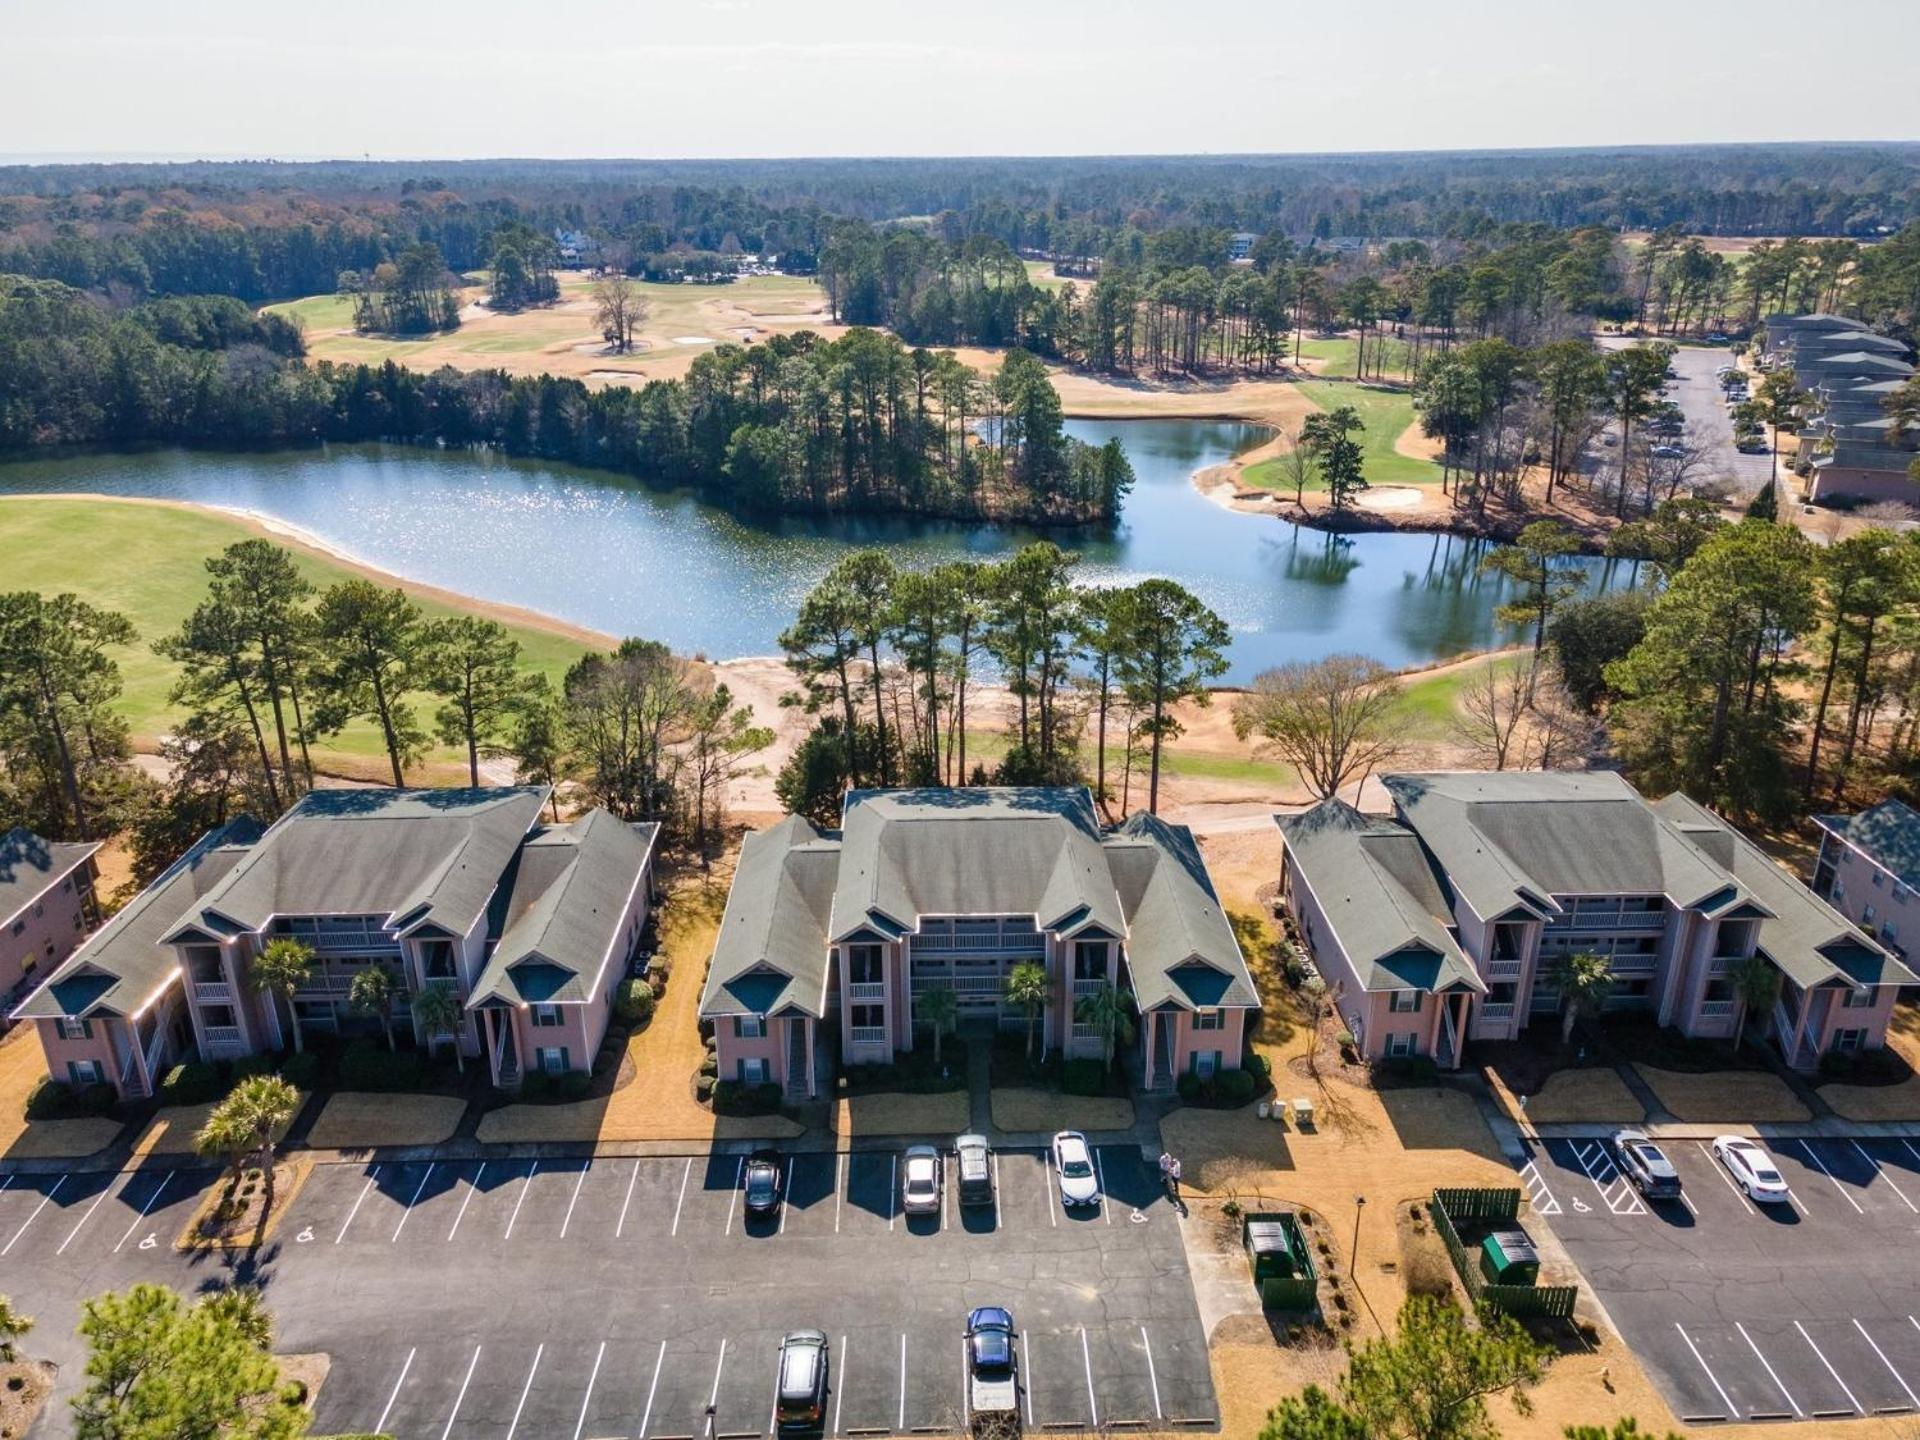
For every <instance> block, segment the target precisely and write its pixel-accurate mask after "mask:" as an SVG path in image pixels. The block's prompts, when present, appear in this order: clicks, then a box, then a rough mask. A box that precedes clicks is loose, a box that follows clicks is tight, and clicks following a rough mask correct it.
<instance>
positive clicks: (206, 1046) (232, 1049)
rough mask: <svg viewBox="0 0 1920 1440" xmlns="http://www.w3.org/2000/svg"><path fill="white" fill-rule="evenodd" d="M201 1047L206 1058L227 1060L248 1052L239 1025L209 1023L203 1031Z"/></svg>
mask: <svg viewBox="0 0 1920 1440" xmlns="http://www.w3.org/2000/svg"><path fill="white" fill-rule="evenodd" d="M200 1035H201V1047H200V1048H201V1049H202V1050H203V1051H204V1052H205V1054H204V1055H203V1056H202V1057H201V1058H202V1059H206V1060H225V1059H228V1058H230V1057H232V1056H234V1055H244V1054H246V1053H247V1042H246V1040H245V1039H244V1038H243V1037H242V1036H241V1034H240V1027H239V1026H237V1025H207V1026H204V1027H203V1028H202V1029H201V1031H200Z"/></svg>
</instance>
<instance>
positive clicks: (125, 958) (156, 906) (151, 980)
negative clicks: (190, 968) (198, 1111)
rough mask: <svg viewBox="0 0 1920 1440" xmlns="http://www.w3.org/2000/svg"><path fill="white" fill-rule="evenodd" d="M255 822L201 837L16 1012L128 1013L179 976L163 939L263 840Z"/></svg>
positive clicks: (35, 1015) (48, 1016)
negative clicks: (252, 846) (253, 846)
mask: <svg viewBox="0 0 1920 1440" xmlns="http://www.w3.org/2000/svg"><path fill="white" fill-rule="evenodd" d="M260 834H261V830H260V826H259V825H258V824H257V823H256V822H255V821H253V820H252V819H250V818H248V817H246V816H241V817H240V818H239V819H237V820H233V821H230V822H228V823H227V824H226V825H224V826H222V827H221V828H220V829H218V830H213V831H209V832H208V833H207V834H205V835H203V836H201V837H200V839H199V840H198V841H196V842H195V843H194V845H193V847H192V848H191V849H190V850H188V851H187V853H186V854H185V855H183V856H181V857H180V858H179V859H178V860H176V861H175V862H174V863H173V864H172V865H171V866H169V867H168V868H167V869H166V870H165V871H164V872H163V873H162V874H161V875H160V877H159V879H157V880H155V881H154V882H153V884H151V885H149V886H148V887H147V888H146V889H145V890H142V891H141V892H140V893H139V894H138V895H136V896H135V897H134V898H133V899H132V900H131V901H129V902H128V903H127V904H126V905H125V906H124V907H123V908H122V909H121V910H120V911H119V913H118V914H116V915H115V916H114V917H113V918H112V919H110V920H108V921H107V923H106V924H105V925H102V926H101V927H100V928H99V929H98V930H96V931H94V933H93V934H92V935H91V936H89V937H88V938H87V940H86V942H85V943H84V944H82V945H81V947H80V948H79V949H78V950H76V951H74V952H73V954H72V955H70V956H69V957H68V958H67V960H66V962H65V963H64V964H62V965H61V966H60V968H59V969H58V970H56V971H54V972H53V974H52V975H50V976H48V977H47V983H46V984H44V985H42V986H41V987H40V988H39V989H38V990H35V991H34V992H33V994H32V995H30V996H28V997H27V999H26V1001H25V1002H24V1003H23V1004H22V1005H21V1006H20V1007H19V1008H18V1009H17V1010H15V1011H14V1014H15V1015H16V1016H18V1017H19V1018H21V1019H27V1020H52V1019H55V1018H57V1017H60V1016H66V1017H68V1018H71V1019H84V1018H86V1017H88V1016H91V1015H99V1014H102V1013H105V1014H113V1015H131V1014H133V1013H134V1012H135V1011H137V1010H139V1008H140V1007H141V1006H142V1005H144V1004H145V1003H146V1002H147V1000H149V999H150V998H151V997H152V996H153V994H154V993H155V992H156V991H157V990H159V989H160V988H161V987H162V986H163V985H164V984H166V983H167V982H168V981H169V980H170V979H172V978H173V977H175V976H177V975H178V974H179V973H180V969H179V962H178V958H177V957H176V956H175V954H174V952H173V950H172V949H171V948H170V947H169V946H167V945H166V944H164V943H163V942H164V940H165V938H166V936H167V935H168V933H169V932H171V931H172V930H173V928H174V927H175V925H177V924H178V923H179V921H180V918H181V917H182V916H183V915H186V914H187V913H189V912H190V911H191V910H193V909H194V907H195V906H196V905H197V904H198V902H199V901H200V900H201V899H202V898H203V897H205V896H206V895H207V894H208V893H209V892H210V891H212V890H213V889H215V888H216V887H217V886H218V885H219V884H220V882H221V881H222V880H224V879H225V878H226V877H227V876H228V875H229V874H230V873H232V871H233V870H234V868H235V867H236V866H238V865H239V864H240V862H241V861H242V860H243V859H245V858H246V856H247V855H248V854H249V853H251V852H250V850H249V849H248V847H249V846H251V845H253V844H254V843H255V842H257V841H258V839H259V838H260Z"/></svg>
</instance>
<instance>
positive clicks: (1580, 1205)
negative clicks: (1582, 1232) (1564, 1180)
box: [1573, 1195, 1593, 1215]
mask: <svg viewBox="0 0 1920 1440" xmlns="http://www.w3.org/2000/svg"><path fill="white" fill-rule="evenodd" d="M1592 1210H1593V1207H1592V1206H1591V1205H1589V1204H1587V1202H1586V1201H1584V1200H1582V1199H1581V1198H1580V1197H1579V1196H1577V1195H1576V1196H1574V1198H1573V1213H1574V1214H1576V1215H1586V1214H1589V1213H1591V1212H1592Z"/></svg>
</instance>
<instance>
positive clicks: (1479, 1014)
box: [1474, 1000, 1513, 1020]
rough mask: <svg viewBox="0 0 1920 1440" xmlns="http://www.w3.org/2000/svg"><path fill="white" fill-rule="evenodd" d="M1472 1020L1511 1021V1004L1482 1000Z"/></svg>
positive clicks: (1508, 1002) (1508, 1001) (1510, 1002)
mask: <svg viewBox="0 0 1920 1440" xmlns="http://www.w3.org/2000/svg"><path fill="white" fill-rule="evenodd" d="M1474 1018H1475V1019H1478V1020H1511V1019H1513V1002H1512V1001H1511V1000H1483V1001H1481V1002H1480V1008H1479V1009H1478V1010H1476V1011H1474Z"/></svg>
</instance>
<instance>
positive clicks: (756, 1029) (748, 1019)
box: [733, 1015, 767, 1040]
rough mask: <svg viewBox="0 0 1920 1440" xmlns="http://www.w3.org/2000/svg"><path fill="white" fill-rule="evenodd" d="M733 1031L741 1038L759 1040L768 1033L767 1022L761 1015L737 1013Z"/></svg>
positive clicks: (736, 1036)
mask: <svg viewBox="0 0 1920 1440" xmlns="http://www.w3.org/2000/svg"><path fill="white" fill-rule="evenodd" d="M733 1033H734V1036H735V1038H737V1039H740V1040H758V1039H759V1038H760V1037H761V1036H763V1035H765V1034H766V1033H767V1022H766V1020H765V1018H764V1017H762V1016H759V1015H736V1016H735V1017H734V1021H733Z"/></svg>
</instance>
